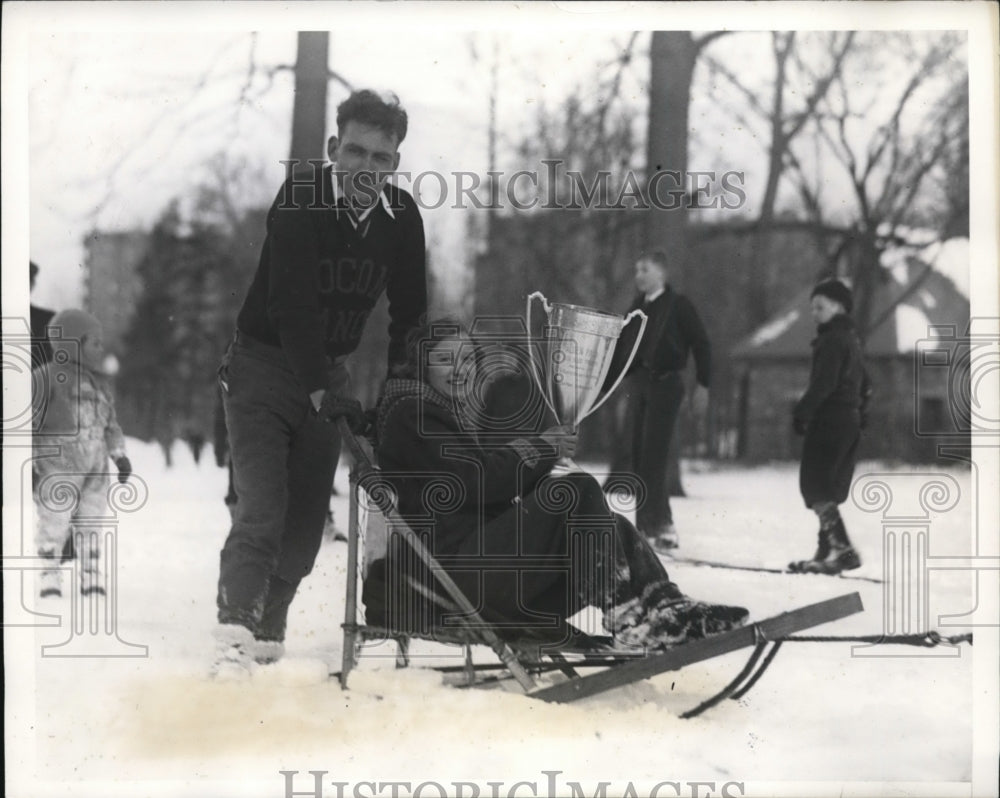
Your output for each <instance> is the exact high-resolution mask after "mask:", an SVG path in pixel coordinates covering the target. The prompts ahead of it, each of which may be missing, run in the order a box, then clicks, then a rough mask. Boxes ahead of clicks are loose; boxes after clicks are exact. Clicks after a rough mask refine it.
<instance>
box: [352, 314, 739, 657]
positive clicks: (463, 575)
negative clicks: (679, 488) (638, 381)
mask: <svg viewBox="0 0 1000 798" xmlns="http://www.w3.org/2000/svg"><path fill="white" fill-rule="evenodd" d="M475 353H476V350H475V346H474V345H473V342H472V341H471V340H470V339H469V337H468V336H467V335H466V334H465V333H464V332H463V331H462V329H461V327H460V325H458V324H457V323H455V322H449V321H444V322H442V321H439V322H436V323H433V324H431V325H429V326H427V327H425V328H423V329H420V330H415V331H414V334H413V335H411V337H410V339H409V340H408V342H407V356H408V373H407V374H406V376H404V377H395V378H392V379H390V380H388V381H387V382H386V386H385V391H384V393H383V396H382V398H381V399H380V402H379V406H378V412H377V426H376V436H377V453H378V459H379V464H380V467H381V469H382V476H383V478H384V479H385V481H386V482H388V484H389V485H390V486H391V488H392V490H393V491H394V493H395V495H396V499H397V508H398V510H399V514H400V515H401V516H402V518H403V519H404V520H406V521H407V523H408V525H409V526H410V527H411V528H412V529H413V530H414V531H416V532H417V534H419V535H421V536H422V537H424V540H425V545H427V547H428V548H429V549H430V550H431V552H432V554H433V555H434V556H435V558H436V559H437V561H438V564H439V565H440V566H441V568H442V569H443V570H445V571H446V572H447V573H448V575H449V576H451V577H452V579H453V580H454V581H455V583H456V584H457V585H458V587H459V588H460V589H461V590H462V592H463V593H464V594H465V595H466V596H467V597H468V598H469V599H470V601H471V602H472V605H473V606H474V607H475V608H476V609H477V611H478V612H479V613H480V614H481V615H482V617H483V619H484V620H486V621H488V622H489V623H490V624H492V625H493V626H494V628H495V629H496V631H497V632H498V633H499V634H501V635H502V636H505V637H508V638H519V639H523V638H526V637H532V638H540V639H546V640H548V641H551V642H558V641H562V640H565V639H567V638H568V636H569V631H568V627H567V625H566V619H567V618H569V617H571V616H572V615H574V614H575V613H577V612H578V611H580V610H581V609H585V608H587V607H595V608H597V609H599V610H601V611H602V612H603V623H604V627H605V629H606V630H607V631H609V632H611V633H613V634H614V636H615V639H616V642H617V643H618V644H619V645H628V646H635V647H646V648H654V649H655V648H663V647H666V646H671V645H676V644H678V643H682V642H684V641H685V640H687V639H691V638H698V637H704V636H707V635H711V634H717V633H719V632H723V631H727V630H729V629H732V628H734V627H737V626H740V625H742V624H743V623H744V621H745V620H746V617H747V611H746V610H745V609H743V608H742V607H726V606H721V605H712V604H706V603H703V602H698V601H694V600H692V599H690V598H687V597H686V596H684V595H683V593H682V592H681V591H680V589H679V588H678V587H677V586H676V585H675V584H674V583H673V582H671V580H670V578H669V576H668V575H667V572H666V570H665V569H664V567H663V564H662V563H661V562H660V560H659V558H658V557H657V555H656V554H655V553H654V552H653V550H652V549H651V548H650V547H649V545H648V543H647V542H646V541H645V539H644V538H643V537H642V536H641V535H639V533H638V532H637V531H636V529H635V527H634V526H632V524H631V523H630V522H629V521H628V520H627V519H626V518H625V517H623V516H622V515H620V514H618V513H615V512H613V511H612V510H611V509H610V508H609V507H608V504H607V500H606V498H605V496H604V493H603V491H602V490H601V487H600V485H599V484H598V483H597V481H596V480H595V479H594V478H593V477H592V476H590V475H589V474H587V473H584V472H570V473H565V472H559V471H556V472H553V466H554V465H555V463H556V461H557V460H558V459H559V458H560V457H562V456H572V455H573V454H574V452H575V449H576V435H575V433H573V432H572V431H571V430H570V429H569V428H568V427H561V426H556V427H551V428H549V429H547V430H545V431H544V432H542V433H541V434H531V433H530V431H528V434H525V435H524V436H523V437H520V438H516V439H514V440H510V435H504V436H500V437H497V436H494V435H493V434H492V433H491V432H490V428H491V425H489V424H483V423H482V420H483V419H482V414H481V413H480V414H479V417H478V418H476V413H475V412H473V411H474V410H475V409H476V408H478V407H479V406H480V404H479V400H480V399H481V396H482V391H483V388H484V385H485V382H484V381H483V380H480V379H478V378H477V373H476V356H475ZM493 428H494V429H495V428H496V425H493ZM442 599H443V600H442ZM363 602H364V604H365V607H366V620H367V622H368V623H369V624H374V625H380V626H385V627H388V628H391V629H394V630H399V631H413V632H418V633H423V634H430V635H432V636H433V635H434V633H435V630H439V629H440V628H442V626H443V627H446V628H447V627H449V626H450V627H451V628H455V624H456V622H457V621H456V619H455V617H454V616H455V615H456V613H455V610H454V607H449V606H448V604H449V602H448V600H447V597H446V595H445V594H444V591H443V590H442V589H441V588H440V586H439V585H438V583H437V581H436V580H435V578H434V575H433V574H429V573H427V571H426V569H425V568H423V567H422V565H421V563H420V562H419V561H418V560H417V558H415V557H414V556H413V554H412V552H411V551H410V550H409V548H408V546H407V545H406V544H405V542H404V541H402V540H400V539H399V538H398V536H395V539H393V536H392V535H390V545H389V547H388V550H387V555H386V557H385V558H383V559H381V560H378V561H376V562H375V563H373V564H372V565H371V567H370V568H369V572H368V576H367V577H366V579H365V584H364V592H363ZM449 615H450V616H451V619H450V620H449Z"/></svg>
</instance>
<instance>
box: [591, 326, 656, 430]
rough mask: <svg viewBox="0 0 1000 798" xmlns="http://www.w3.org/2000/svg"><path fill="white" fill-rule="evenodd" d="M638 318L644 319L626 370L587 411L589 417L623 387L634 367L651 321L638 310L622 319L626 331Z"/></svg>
mask: <svg viewBox="0 0 1000 798" xmlns="http://www.w3.org/2000/svg"><path fill="white" fill-rule="evenodd" d="M636 316H638V317H639V318H640V319H642V321H641V322H640V323H639V334H638V335H637V336H636V338H635V346H633V347H632V351H631V352H630V353H629V356H628V360H627V361H626V362H625V366H624V368H622V373H621V374H619V375H618V379H617V380H615V384H614V385H612V386H611V387H610V388H608V390H607V391H606V392H605V394H604V398H603V399H601V401H600V402H598V403H597V404H595V405H594V406H593V407H592V408H590V410H588V411H587V415H588V416H589V415H590V414H591V413H593V412H594V411H595V410H597V408H599V407H600V406H601V405H603V404H604V403H605V402H606V401H608V398H609V397H610V396H611V394H613V393H614V392H615V388H617V387H618V386H619V385H621V382H622V380H623V379H625V374H626V373H628V369H629V366H631V365H632V361H633V360H634V359H635V355H636V353H637V352H638V351H639V347H640V346H641V345H642V334H643V333H644V332H645V331H646V322H647V321H649V317H648V316H647V315H646V314H645V313H643V312H642V311H641V310H639V309H638V308H636V309H635V310H633V311H632V312H631V313H629V314H628V315H627V316H626V317H625V318H624V319H622V329H623V330H624V329H625V328H626V327H627V326H628V323H629V322H630V321H632V319H634V318H635V317H636Z"/></svg>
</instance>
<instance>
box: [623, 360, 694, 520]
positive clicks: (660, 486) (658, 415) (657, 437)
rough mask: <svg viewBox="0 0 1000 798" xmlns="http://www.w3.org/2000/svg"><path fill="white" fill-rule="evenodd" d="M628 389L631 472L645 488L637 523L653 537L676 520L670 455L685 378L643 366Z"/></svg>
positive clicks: (682, 398) (632, 378) (631, 380)
mask: <svg viewBox="0 0 1000 798" xmlns="http://www.w3.org/2000/svg"><path fill="white" fill-rule="evenodd" d="M627 390H628V393H629V399H628V403H629V404H628V416H629V417H628V423H629V425H630V427H631V435H632V471H633V472H634V473H635V475H636V476H637V477H638V478H639V479H640V480H642V483H643V485H644V486H645V488H646V497H645V501H644V502H643V503H642V504H640V505H639V507H638V509H637V510H636V526H637V527H638V528H639V531H640V532H642V533H643V534H644V535H647V536H654V535H656V534H658V533H659V532H660V531H661V530H662V529H663V527H665V526H666V525H667V524H672V523H673V513H672V512H671V510H670V498H669V496H668V495H667V459H668V457H667V455H668V453H669V451H670V443H671V440H672V438H673V434H674V426H675V425H676V422H677V416H678V414H679V412H680V408H681V403H682V402H683V401H684V380H683V379H682V378H681V375H680V373H679V372H676V371H668V372H667V373H665V374H662V375H654V374H653V373H652V372H650V371H649V370H648V369H645V368H640V369H637V370H636V371H635V372H633V373H632V374H631V375H630V376H629V380H628V386H627Z"/></svg>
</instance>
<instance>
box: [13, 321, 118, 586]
mask: <svg viewBox="0 0 1000 798" xmlns="http://www.w3.org/2000/svg"><path fill="white" fill-rule="evenodd" d="M49 331H50V338H51V341H52V350H53V357H52V360H51V362H49V363H45V364H44V365H42V366H40V367H39V368H37V369H35V372H34V374H33V385H35V386H37V389H36V391H35V393H34V395H33V396H32V405H33V410H34V413H33V416H32V428H33V432H34V435H35V438H36V442H37V443H38V444H39V445H44V446H47V447H48V446H53V447H57V448H58V453H57V454H55V455H49V456H42V457H39V458H38V460H36V461H35V471H36V473H37V476H38V481H37V485H36V487H35V492H34V493H35V495H34V499H35V508H36V512H37V518H38V526H37V534H36V544H37V547H38V556H39V557H41V558H43V559H45V560H47V561H48V562H49V563H51V565H50V566H47V567H45V568H44V569H43V570H42V571H41V573H40V575H39V595H40V596H41V597H46V596H60V595H62V572H61V570H60V569H59V560H58V557H59V554H60V552H62V550H63V546H64V545H65V544H66V541H67V540H68V539H69V538H70V535H71V533H72V532H73V530H74V529H76V530H77V531H78V532H80V533H83V535H84V538H85V539H84V541H83V542H84V544H85V545H83V546H82V547H80V548H78V550H77V557H78V558H79V560H80V569H79V570H80V575H81V576H80V591H81V593H83V594H84V595H90V594H95V593H96V594H104V593H105V592H106V591H105V589H104V585H103V581H104V580H103V578H102V574H101V567H100V559H101V543H100V538H101V534H100V533H99V532H98V534H96V535H95V534H89V535H88V534H87V531H86V528H85V527H84V526H83V525H84V524H86V523H87V520H88V519H92V518H95V517H101V516H104V515H106V514H107V511H108V483H109V480H108V466H107V463H108V458H109V457H110V458H111V459H112V460H113V461H114V463H115V465H116V466H117V468H118V481H119V482H122V483H124V482H125V481H126V480H128V477H129V474H131V472H132V466H131V463H129V460H128V458H127V457H126V456H125V438H124V436H123V435H122V431H121V427H119V426H118V421H117V419H116V416H115V404H114V398H113V396H112V394H111V388H110V386H109V385H108V382H107V378H106V377H105V376H104V375H103V374H102V373H101V371H100V366H101V361H102V358H103V354H104V341H103V332H102V330H101V325H100V323H99V322H98V321H97V319H95V318H94V317H93V316H91V315H90V314H89V313H86V312H84V311H82V310H65V311H62V312H61V313H57V314H56V316H55V317H54V318H53V319H52V321H51V322H50V323H49ZM67 497H68V498H69V499H70V500H69V501H67V500H66V499H67ZM88 537H89V538H90V540H86V538H88Z"/></svg>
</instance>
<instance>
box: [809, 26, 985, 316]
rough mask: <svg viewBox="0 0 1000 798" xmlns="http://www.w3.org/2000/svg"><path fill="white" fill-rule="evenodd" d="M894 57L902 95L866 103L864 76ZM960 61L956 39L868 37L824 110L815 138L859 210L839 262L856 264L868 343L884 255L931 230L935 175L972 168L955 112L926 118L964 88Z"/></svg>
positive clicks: (896, 91) (817, 201)
mask: <svg viewBox="0 0 1000 798" xmlns="http://www.w3.org/2000/svg"><path fill="white" fill-rule="evenodd" d="M886 50H889V51H890V52H891V53H892V54H893V55H894V56H895V57H896V58H897V59H898V62H899V63H901V64H903V65H906V66H905V67H904V70H903V71H902V73H901V78H902V80H901V81H900V83H899V85H898V86H884V85H883V86H879V87H877V88H878V89H879V90H878V91H876V92H874V93H872V94H869V95H867V96H862V94H861V92H859V90H858V88H857V86H858V83H857V81H856V80H854V77H855V75H856V74H858V73H860V72H864V73H865V74H871V70H870V68H869V66H870V64H869V61H870V59H872V58H873V57H877V56H878V55H879V54H881V53H882V52H884V51H886ZM960 55H961V40H960V39H959V38H958V37H957V36H955V35H952V34H948V33H945V34H932V35H929V36H918V35H900V36H897V37H888V36H887V35H886V34H869V35H868V36H867V37H866V40H865V41H864V42H863V46H862V47H860V48H858V49H857V50H856V52H855V59H854V63H852V64H851V72H850V73H848V71H847V70H844V71H842V72H841V73H839V74H838V75H837V76H836V77H835V78H834V81H833V84H832V87H831V91H830V92H828V93H827V94H826V95H825V96H824V97H823V99H822V101H821V103H820V105H819V114H818V116H817V118H816V121H815V130H816V135H817V136H818V137H819V138H820V140H821V142H822V144H823V145H824V153H825V154H826V155H828V156H829V157H830V158H831V159H832V160H833V162H834V163H836V164H838V165H839V166H840V167H841V170H842V173H843V175H844V176H845V177H846V179H847V183H848V185H849V188H850V192H851V195H852V200H853V208H852V209H851V216H852V218H851V221H850V223H849V229H850V232H849V234H848V235H847V236H846V237H845V245H844V246H843V247H842V248H841V252H840V253H838V254H842V255H844V256H847V255H850V257H844V258H842V259H841V260H842V261H844V262H843V263H841V264H839V265H838V266H837V268H838V269H839V270H840V271H841V272H842V273H843V276H846V277H849V278H850V279H851V280H852V282H853V285H854V290H855V295H856V302H855V304H856V310H855V316H856V319H857V322H858V327H859V329H860V331H861V332H862V335H865V334H867V332H868V331H869V330H870V329H871V328H872V322H873V321H874V319H873V317H872V298H873V293H874V291H875V288H876V286H877V283H878V280H879V279H880V274H881V269H880V265H879V260H880V254H881V252H882V250H883V249H884V248H885V246H886V245H887V244H891V243H898V242H901V241H904V242H905V241H906V239H907V236H906V231H905V229H904V226H905V225H909V224H913V223H914V222H917V223H919V222H920V221H923V220H922V219H921V214H920V213H919V209H920V205H921V202H922V197H923V195H924V193H925V192H926V189H927V187H928V184H929V183H930V177H931V176H932V175H933V174H934V172H935V170H936V169H938V168H939V167H940V166H941V164H942V163H943V162H945V160H946V159H947V158H949V157H950V158H951V159H952V160H957V161H959V162H961V161H963V160H966V161H967V154H965V155H964V156H963V154H962V153H961V152H958V153H956V152H955V148H956V141H955V140H954V138H953V137H952V135H951V130H952V128H951V127H950V126H948V125H946V124H943V123H942V122H943V120H942V116H941V115H942V113H943V114H944V115H945V116H948V114H949V113H956V109H955V108H954V105H953V104H950V103H948V102H946V101H944V100H942V99H938V100H937V101H936V102H931V103H930V104H931V106H932V108H935V109H937V113H936V115H935V114H934V113H932V114H930V115H927V114H926V113H923V114H922V113H921V112H920V110H919V109H920V106H921V105H926V104H927V103H928V96H930V97H932V98H933V97H937V98H947V97H948V96H949V95H951V94H952V93H954V91H955V88H956V85H957V86H958V87H959V88H960V87H961V86H962V85H964V80H965V75H966V70H965V67H964V62H963V60H962V59H961V58H960ZM942 108H944V109H946V110H944V111H943V112H942V110H941V109H942ZM957 113H959V114H961V109H958V111H957ZM964 113H965V114H967V109H965V112H964ZM914 119H916V120H917V121H914ZM961 145H962V143H961V142H960V141H959V142H957V146H958V147H959V148H961ZM792 164H793V166H794V167H795V169H796V171H797V173H798V179H799V182H800V187H801V191H802V193H804V194H807V195H809V196H811V197H812V198H813V202H812V204H813V208H812V210H813V212H814V213H815V212H822V211H823V209H824V207H825V206H824V203H823V202H822V199H821V194H822V192H821V188H820V186H819V185H818V184H817V182H816V181H815V179H813V180H812V181H810V178H809V177H807V170H806V168H805V167H803V164H802V162H801V160H800V159H795V160H793V161H792ZM826 213H827V214H829V213H830V212H829V211H826Z"/></svg>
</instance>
